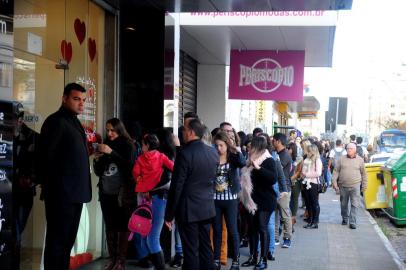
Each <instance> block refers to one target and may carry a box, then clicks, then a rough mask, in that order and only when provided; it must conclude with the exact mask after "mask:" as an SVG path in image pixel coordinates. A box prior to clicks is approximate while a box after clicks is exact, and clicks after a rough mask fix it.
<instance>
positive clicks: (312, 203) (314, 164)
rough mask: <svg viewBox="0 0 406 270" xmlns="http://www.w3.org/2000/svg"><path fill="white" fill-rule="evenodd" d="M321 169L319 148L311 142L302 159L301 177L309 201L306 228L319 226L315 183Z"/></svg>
mask: <svg viewBox="0 0 406 270" xmlns="http://www.w3.org/2000/svg"><path fill="white" fill-rule="evenodd" d="M322 170H323V164H322V163H321V159H320V154H319V150H318V148H317V146H316V145H314V144H312V145H310V146H308V148H307V157H306V159H305V160H304V161H303V167H302V178H303V184H304V185H305V196H306V197H307V200H308V202H309V209H308V210H309V223H308V224H307V225H305V226H304V228H306V229H308V228H311V229H317V228H318V227H319V225H318V223H319V214H320V205H319V193H318V189H317V185H318V184H319V177H320V176H321V173H322Z"/></svg>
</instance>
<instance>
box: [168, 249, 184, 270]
mask: <svg viewBox="0 0 406 270" xmlns="http://www.w3.org/2000/svg"><path fill="white" fill-rule="evenodd" d="M182 260H183V256H182V255H181V254H180V253H176V254H175V256H174V257H173V260H172V262H171V264H170V266H171V267H173V268H180V267H182Z"/></svg>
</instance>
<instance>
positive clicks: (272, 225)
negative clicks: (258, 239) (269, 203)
mask: <svg viewBox="0 0 406 270" xmlns="http://www.w3.org/2000/svg"><path fill="white" fill-rule="evenodd" d="M268 231H269V237H270V239H269V252H271V253H272V254H274V252H275V211H274V212H272V215H271V218H270V219H269V223H268Z"/></svg>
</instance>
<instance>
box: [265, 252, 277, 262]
mask: <svg viewBox="0 0 406 270" xmlns="http://www.w3.org/2000/svg"><path fill="white" fill-rule="evenodd" d="M267 258H268V260H270V261H274V260H275V255H273V254H272V252H270V251H268V254H267Z"/></svg>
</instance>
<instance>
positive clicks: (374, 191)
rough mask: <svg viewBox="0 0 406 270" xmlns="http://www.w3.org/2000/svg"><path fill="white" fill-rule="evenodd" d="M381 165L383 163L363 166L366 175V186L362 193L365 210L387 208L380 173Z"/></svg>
mask: <svg viewBox="0 0 406 270" xmlns="http://www.w3.org/2000/svg"><path fill="white" fill-rule="evenodd" d="M382 165H383V163H367V164H365V171H366V172H367V175H368V186H367V189H366V190H365V192H364V202H365V208H366V209H382V208H388V200H387V197H386V192H385V185H384V180H383V174H382V171H381V167H382Z"/></svg>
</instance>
